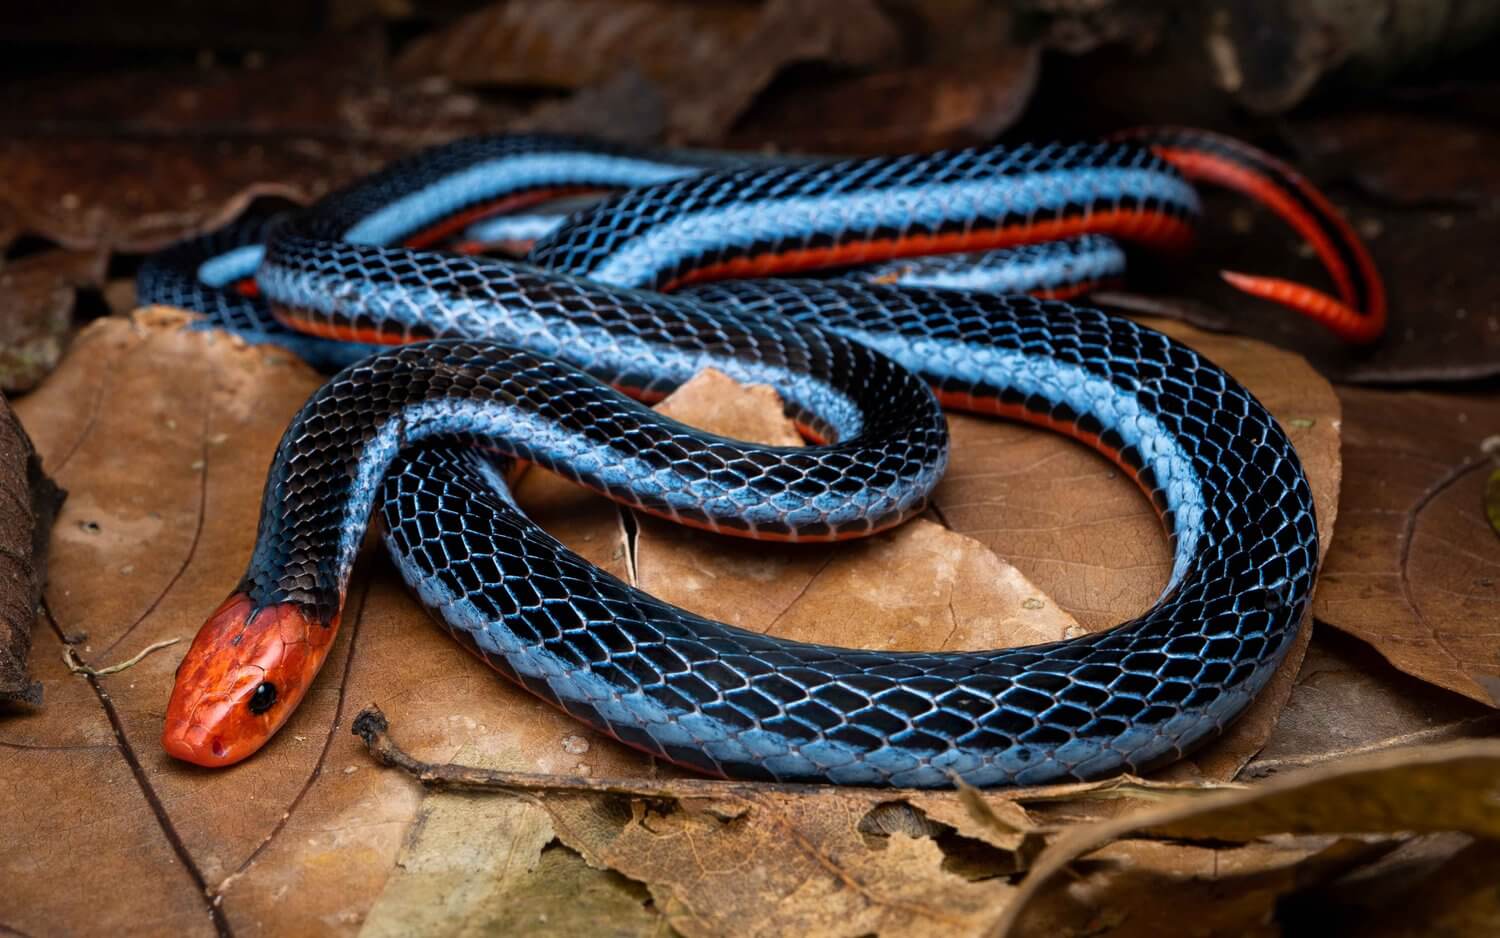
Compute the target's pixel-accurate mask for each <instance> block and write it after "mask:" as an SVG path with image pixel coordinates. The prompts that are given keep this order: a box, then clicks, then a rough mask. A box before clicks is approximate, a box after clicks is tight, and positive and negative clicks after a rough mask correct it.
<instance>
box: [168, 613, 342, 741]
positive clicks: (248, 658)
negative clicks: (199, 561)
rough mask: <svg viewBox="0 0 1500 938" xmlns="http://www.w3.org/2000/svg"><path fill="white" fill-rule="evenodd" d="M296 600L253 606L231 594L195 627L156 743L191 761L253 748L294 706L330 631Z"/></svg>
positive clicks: (327, 642) (315, 670) (332, 629)
mask: <svg viewBox="0 0 1500 938" xmlns="http://www.w3.org/2000/svg"><path fill="white" fill-rule="evenodd" d="M334 625H335V624H330V625H324V624H322V623H320V622H318V621H317V620H316V617H315V616H313V615H312V614H311V613H310V611H309V610H307V609H306V608H304V607H302V606H300V605H298V604H296V603H279V604H277V605H274V606H265V607H263V608H261V609H259V610H257V609H256V608H255V606H254V604H253V603H252V602H251V600H250V597H249V596H246V595H245V594H244V593H235V594H233V595H232V596H230V597H229V599H227V600H226V601H225V602H224V605H222V606H220V607H219V608H218V610H217V611H216V612H215V613H214V614H213V615H212V616H211V617H210V618H209V620H208V621H207V622H205V623H204V624H203V628H201V629H199V630H198V637H197V638H195V639H193V647H192V648H189V649H188V653H187V656H186V657H184V658H183V659H182V664H181V665H179V666H178V668H177V683H176V685H175V686H173V688H172V700H171V702H170V703H168V704H167V723H166V728H165V729H164V730H162V734H161V743H162V746H163V747H165V748H166V750H167V752H168V753H170V754H171V755H174V756H176V757H177V758H179V759H184V760H186V761H188V762H195V763H197V764H198V765H206V766H211V767H219V766H225V765H232V764H233V763H236V762H238V761H240V760H241V759H243V758H245V757H246V756H248V755H250V754H251V753H253V752H255V751H256V750H257V749H259V748H260V747H261V746H263V745H265V743H266V741H267V740H268V739H270V738H271V736H272V734H274V733H275V732H276V731H277V730H279V729H281V725H282V724H283V723H285V722H286V720H287V717H289V716H291V714H292V711H293V710H295V709H297V704H298V703H300V702H301V700H302V697H303V695H304V694H305V693H307V688H308V685H310V684H311V683H312V680H313V677H315V676H316V675H317V673H318V669H319V668H320V667H322V666H323V659H325V658H326V657H328V649H329V648H330V647H331V646H332V644H333V636H334V634H335V632H336V631H337V630H336V628H335V627H334Z"/></svg>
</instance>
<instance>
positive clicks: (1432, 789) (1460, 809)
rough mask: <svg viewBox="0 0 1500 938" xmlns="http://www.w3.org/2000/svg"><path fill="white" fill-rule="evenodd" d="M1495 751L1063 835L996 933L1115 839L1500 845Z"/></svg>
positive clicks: (1280, 787) (1369, 767)
mask: <svg viewBox="0 0 1500 938" xmlns="http://www.w3.org/2000/svg"><path fill="white" fill-rule="evenodd" d="M1497 780H1500V742H1496V741H1494V740H1482V741H1481V740H1472V741H1465V742H1460V743H1451V744H1447V745H1441V746H1427V747H1415V748H1412V749H1406V750H1401V751H1398V752H1391V753H1381V754H1379V755H1376V756H1369V757H1364V758H1361V759H1356V760H1350V761H1349V762H1347V763H1344V764H1340V765H1333V766H1323V767H1320V768H1316V769H1307V770H1303V771H1300V772H1295V773H1291V774H1288V775H1287V776H1285V777H1283V778H1280V779H1277V780H1274V781H1271V782H1268V783H1265V784H1263V785H1259V786H1256V787H1253V788H1248V789H1245V790H1243V791H1235V792H1224V793H1222V794H1217V795H1212V796H1205V797H1203V798H1201V799H1197V800H1194V801H1192V802H1185V803H1182V804H1176V805H1169V806H1166V807H1163V808H1159V809H1154V810H1146V811H1140V812H1136V813H1133V814H1131V815H1129V816H1127V817H1124V818H1122V819H1120V820H1116V821H1106V822H1103V823H1100V824H1096V825H1085V826H1080V827H1076V828H1073V829H1071V830H1068V831H1065V832H1064V833H1062V834H1061V835H1060V836H1059V837H1058V838H1057V840H1056V841H1055V842H1054V843H1053V844H1052V845H1051V846H1049V847H1048V849H1047V851H1046V852H1045V853H1043V854H1042V856H1041V857H1040V858H1039V859H1038V860H1037V863H1036V865H1035V866H1034V867H1033V868H1032V871H1031V873H1030V874H1029V875H1028V876H1027V878H1026V880H1025V882H1024V883H1023V884H1022V886H1021V891H1020V893H1019V894H1018V896H1017V898H1016V901H1015V902H1013V903H1012V904H1011V905H1010V906H1009V907H1007V908H1006V910H1005V912H1004V915H1003V916H1001V917H1000V921H999V923H998V925H997V927H996V929H995V934H999V935H1006V934H1013V933H1014V931H1013V929H1014V928H1015V926H1016V925H1017V924H1018V923H1020V922H1023V921H1024V919H1025V916H1026V913H1027V909H1028V907H1029V906H1030V904H1031V903H1032V902H1033V901H1034V900H1035V899H1036V898H1037V897H1038V896H1040V895H1041V894H1042V893H1043V892H1044V890H1047V889H1048V888H1049V887H1053V886H1054V883H1055V882H1056V880H1057V874H1059V873H1060V872H1062V871H1063V870H1064V869H1065V868H1067V867H1068V866H1069V864H1072V863H1074V862H1075V861H1076V860H1078V858H1080V857H1083V856H1085V855H1087V854H1089V853H1090V852H1091V851H1093V850H1096V849H1097V848H1099V847H1101V846H1103V845H1105V844H1108V843H1112V842H1114V841H1117V840H1119V839H1120V838H1122V837H1124V836H1127V835H1132V834H1141V835H1145V836H1149V837H1154V838H1166V839H1172V840H1199V841H1215V842H1229V843H1247V842H1250V841H1253V840H1255V839H1257V838H1261V837H1267V836H1271V835H1274V834H1282V833H1287V832H1291V833H1296V834H1318V833H1329V834H1366V833H1367V834H1383V833H1390V832H1392V831H1414V832H1426V831H1461V832H1464V833H1469V834H1474V835H1476V836H1480V837H1485V838H1488V839H1491V840H1494V839H1496V838H1500V812H1497V811H1495V808H1494V800H1495V797H1496V790H1497V789H1496V785H1497Z"/></svg>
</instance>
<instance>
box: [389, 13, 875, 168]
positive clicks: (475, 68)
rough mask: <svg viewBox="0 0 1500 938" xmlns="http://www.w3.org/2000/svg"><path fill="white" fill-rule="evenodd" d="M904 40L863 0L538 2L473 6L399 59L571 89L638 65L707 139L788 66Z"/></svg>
mask: <svg viewBox="0 0 1500 938" xmlns="http://www.w3.org/2000/svg"><path fill="white" fill-rule="evenodd" d="M685 35H686V36H691V37H693V41H692V42H689V43H684V42H682V37H683V36H685ZM899 50H900V36H899V34H898V33H897V31H896V28H895V27H894V26H893V25H892V24H891V22H890V21H889V20H888V19H887V18H886V16H885V15H884V14H883V13H882V12H881V10H880V9H879V7H878V6H877V5H876V4H874V3H871V2H870V0H836V2H824V3H817V4H806V3H796V2H790V0H768V2H766V3H764V4H760V5H744V4H707V5H705V4H693V3H676V2H672V0H629V2H617V0H545V2H541V3H528V4H515V3H497V4H493V5H491V6H488V7H485V8H484V9H481V10H479V11H476V12H475V13H472V14H470V15H469V16H468V17H465V18H464V19H462V20H460V21H459V22H457V23H455V24H454V25H453V26H451V27H449V28H448V29H446V30H444V31H442V32H439V33H435V34H433V35H430V36H427V37H424V38H422V39H419V40H418V41H416V42H414V43H412V44H411V45H410V46H409V47H408V48H407V49H406V50H405V51H404V52H403V54H402V56H401V59H400V61H399V62H398V66H397V67H398V68H399V69H400V70H401V71H403V72H404V73H406V74H434V73H437V74H442V75H445V76H447V77H449V78H451V79H453V80H455V81H458V82H462V83H465V84H487V85H494V84H502V85H521V86H535V85H550V86H554V87H563V88H574V89H577V88H587V87H592V86H597V85H603V84H606V83H608V82H610V81H613V80H615V79H617V78H618V77H619V76H620V75H621V74H623V73H627V72H637V73H640V74H641V75H644V76H645V77H646V78H647V79H648V80H649V81H650V83H651V84H652V85H654V86H656V87H657V88H659V89H660V90H661V94H662V96H663V97H664V98H665V100H666V102H667V112H668V117H667V128H668V136H669V137H670V138H671V139H673V140H677V141H690V142H691V141H698V142H710V143H713V142H718V141H719V140H720V139H721V138H722V137H723V134H724V131H725V130H727V129H728V128H729V126H730V125H731V124H732V123H733V122H734V120H735V119H736V118H737V117H739V115H740V114H742V113H743V112H744V110H745V108H746V107H747V106H749V104H750V102H751V100H753V99H754V97H755V96H756V95H757V94H758V93H759V92H760V91H761V90H762V89H763V88H765V87H766V86H767V85H768V84H770V82H771V80H772V79H773V78H775V77H776V75H777V74H778V73H779V72H780V71H781V70H782V69H783V68H785V67H786V66H788V65H791V64H796V63H807V62H820V63H825V64H830V65H837V66H845V67H861V66H870V65H874V64H878V63H887V62H890V61H892V60H894V59H895V58H896V57H897V54H898V53H899ZM599 129H601V130H605V131H612V130H613V128H612V122H609V121H605V122H601V124H600V128H599Z"/></svg>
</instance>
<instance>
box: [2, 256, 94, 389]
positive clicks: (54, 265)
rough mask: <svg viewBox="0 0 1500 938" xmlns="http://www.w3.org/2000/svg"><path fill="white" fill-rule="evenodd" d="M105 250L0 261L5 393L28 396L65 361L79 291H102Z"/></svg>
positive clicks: (3, 383) (3, 384) (3, 386)
mask: <svg viewBox="0 0 1500 938" xmlns="http://www.w3.org/2000/svg"><path fill="white" fill-rule="evenodd" d="M104 268H105V255H104V253H103V252H100V251H44V252H42V253H40V254H33V255H31V256H29V257H24V258H21V259H20V260H15V261H5V260H0V390H3V391H7V392H10V393H16V392H19V391H29V390H31V389H32V388H34V387H36V385H37V384H38V383H39V382H40V381H41V380H42V379H43V378H44V377H46V376H47V373H48V372H49V371H51V370H52V368H53V366H55V365H56V364H57V360H58V359H59V358H60V357H62V350H63V346H64V345H65V344H66V342H67V337H68V333H69V332H71V331H72V329H73V308H74V304H75V300H76V297H77V291H78V288H80V287H95V288H97V287H101V286H103V283H104Z"/></svg>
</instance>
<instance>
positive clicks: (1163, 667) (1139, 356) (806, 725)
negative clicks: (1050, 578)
mask: <svg viewBox="0 0 1500 938" xmlns="http://www.w3.org/2000/svg"><path fill="white" fill-rule="evenodd" d="M874 292H876V293H878V292H880V291H878V290H877V291H874ZM825 298H826V297H825ZM929 299H930V297H929ZM914 305H917V306H923V305H926V306H927V307H928V308H929V309H931V308H932V307H931V304H930V303H924V302H923V301H921V300H918V301H917V302H916V303H915V304H914ZM1001 305H1002V306H1005V307H1007V308H1005V309H997V308H993V307H992V308H990V309H988V310H986V311H985V315H984V316H982V317H981V316H977V315H975V314H973V313H971V312H965V311H961V310H960V309H959V307H958V305H957V304H956V303H955V304H954V309H953V312H952V315H951V316H950V317H949V318H948V320H947V321H946V322H943V321H942V319H943V317H941V316H939V317H936V319H937V320H938V324H937V325H935V326H934V327H933V328H932V330H931V332H932V334H934V335H940V334H945V333H946V334H953V335H955V336H957V337H958V339H959V341H963V342H972V341H974V340H976V339H979V338H981V337H982V338H983V339H984V340H985V341H986V342H988V343H990V344H991V345H993V346H995V347H998V348H1001V349H1004V350H1008V351H1013V352H1021V353H1022V354H1024V355H1025V356H1026V357H1028V358H1032V359H1034V360H1035V361H1037V362H1038V363H1039V364H1038V367H1046V366H1045V365H1044V364H1041V363H1044V362H1056V363H1061V364H1063V365H1073V366H1076V367H1079V368H1081V369H1084V370H1086V371H1088V372H1090V373H1093V374H1095V375H1097V376H1099V377H1101V378H1102V379H1103V381H1104V382H1105V384H1107V385H1109V386H1112V387H1114V388H1117V389H1119V390H1120V394H1121V396H1122V397H1125V396H1128V397H1129V399H1132V400H1134V401H1136V402H1137V403H1138V404H1139V405H1140V408H1141V410H1142V411H1143V412H1148V413H1152V414H1155V415H1156V417H1157V418H1158V420H1159V423H1160V426H1161V427H1162V432H1163V433H1164V434H1165V435H1166V437H1169V438H1170V440H1171V441H1173V442H1175V443H1177V444H1179V446H1178V448H1179V450H1180V451H1181V453H1182V458H1185V459H1186V460H1187V461H1188V464H1189V466H1190V467H1191V470H1192V471H1193V472H1195V473H1196V474H1197V479H1198V485H1199V492H1200V494H1201V500H1200V506H1201V514H1200V515H1199V516H1198V517H1197V518H1196V520H1195V521H1193V522H1192V523H1191V524H1189V523H1187V522H1179V523H1178V527H1179V529H1182V528H1186V527H1196V528H1197V529H1198V533H1197V534H1196V535H1195V536H1194V537H1193V540H1192V543H1191V545H1188V544H1185V543H1183V541H1182V540H1181V539H1179V542H1178V545H1177V553H1178V557H1179V569H1178V571H1177V572H1176V574H1175V575H1174V584H1173V586H1172V587H1170V588H1169V590H1168V593H1167V595H1165V596H1164V597H1163V598H1162V599H1161V600H1160V601H1159V602H1158V603H1157V604H1156V605H1155V606H1154V607H1153V608H1152V609H1150V610H1149V611H1148V612H1146V613H1145V614H1144V615H1142V616H1141V617H1139V618H1138V619H1135V620H1133V621H1131V622H1127V623H1125V624H1122V625H1120V626H1118V627H1116V628H1115V629H1112V630H1110V631H1106V632H1101V633H1097V634H1094V635H1091V636H1088V637H1086V638H1083V639H1078V640H1072V641H1067V642H1060V643H1055V644H1050V645H1043V646H1033V647H1028V648H1016V649H1005V650H999V651H991V652H972V653H919V652H913V653H898V654H892V653H885V652H869V651H859V650H851V649H840V648H830V647H825V646H817V645H806V644H800V643H796V642H789V641H784V640H781V639H775V638H769V637H766V636H762V635H758V634H754V633H748V632H745V631H742V630H739V629H735V628H733V627H730V626H727V625H724V624H722V623H717V622H713V621H710V620H707V619H703V618H701V617H698V616H694V615H692V614H690V613H687V612H685V611H683V610H680V609H676V608H674V607H672V606H669V605H667V604H665V603H663V602H661V601H659V600H656V599H653V598H652V597H650V596H649V595H646V594H644V593H642V592H640V591H639V590H636V589H634V588H632V587H630V586H628V585H627V584H624V583H622V582H620V581H618V580H616V579H615V578H613V577H611V576H609V575H608V574H606V573H604V572H602V571H600V570H598V569H597V568H594V567H593V566H592V565H590V564H588V563H587V562H586V561H584V560H582V559H580V558H578V557H576V556H574V555H572V554H571V553H569V552H568V551H567V550H566V549H565V548H563V547H562V546H561V545H560V544H558V543H557V542H556V541H554V540H553V539H552V538H551V537H549V536H548V535H547V534H545V533H544V532H542V531H540V530H539V529H537V528H536V527H535V526H534V525H532V524H531V523H530V522H529V521H527V520H526V519H525V517H524V516H523V515H521V514H520V512H519V511H518V510H517V509H516V508H515V506H514V505H513V504H512V503H511V502H510V500H509V496H508V495H506V494H505V492H504V489H503V483H502V482H501V481H500V475H499V471H498V470H495V469H486V468H485V467H484V466H483V465H482V464H481V460H480V459H479V457H477V456H475V455H473V454H471V453H466V452H464V451H454V450H436V451H430V452H424V453H419V454H417V455H416V456H414V457H412V459H411V461H410V462H407V463H405V464H404V465H403V466H402V467H401V468H400V469H398V471H397V472H396V473H395V474H394V475H393V476H392V477H391V478H390V479H389V480H388V481H387V482H386V483H385V485H386V488H385V491H384V494H383V495H382V497H381V504H382V505H383V507H382V519H383V522H384V525H385V531H386V539H387V543H388V545H389V546H390V548H391V550H392V552H393V554H394V556H396V557H397V558H398V561H399V563H398V566H399V567H400V569H401V570H402V573H403V575H404V576H405V577H406V579H407V581H408V582H409V583H410V584H411V586H412V587H413V589H414V590H415V591H416V592H417V594H418V595H419V597H421V599H422V600H423V602H424V603H425V604H427V605H428V606H429V607H431V608H432V609H433V610H434V611H435V612H436V614H437V615H438V616H439V618H440V619H441V620H442V621H443V622H445V623H446V624H447V625H448V627H449V629H450V630H452V631H453V632H454V633H455V634H456V635H458V636H459V637H460V638H462V639H464V640H465V643H466V644H468V645H470V646H472V647H473V648H475V649H476V650H477V651H478V652H479V653H480V654H482V655H483V656H484V657H485V659H486V660H487V661H489V662H490V663H491V664H492V665H493V666H494V667H496V668H497V669H498V670H500V671H501V672H502V673H504V674H506V675H508V676H510V677H512V678H514V679H515V680H517V681H519V682H521V683H522V684H523V685H524V686H526V687H527V688H529V689H531V690H532V691H533V692H535V693H537V694H539V695H541V696H543V697H544V698H546V699H548V700H550V701H552V702H554V703H556V704H558V705H559V706H561V707H563V708H564V709H566V710H567V711H568V712H569V713H572V714H573V715H575V716H577V717H578V718H580V719H582V720H585V721H587V722H589V723H590V724H592V725H593V726H595V727H597V728H599V729H602V730H604V731H606V732H608V733H611V734H613V735H615V736H617V737H618V738H620V739H622V740H624V741H625V742H627V743H630V744H631V745H634V746H637V747H639V748H642V749H645V750H647V751H649V752H652V753H654V754H656V755H659V756H661V757H663V758H666V759H669V760H671V761H674V762H677V763H680V764H684V765H688V766H692V767H695V768H698V769H701V770H704V771H708V772H712V773H715V774H723V775H730V776H734V777H746V778H775V779H780V780H784V781H785V780H801V781H816V780H820V781H832V782H839V783H848V784H884V785H901V786H908V785H910V786H941V785H946V784H949V782H950V774H949V773H957V774H958V775H960V776H961V777H963V778H964V779H965V780H966V781H968V782H970V783H972V784H975V785H1003V784H1037V783H1042V782H1048V781H1056V780H1059V779H1067V778H1090V777H1095V776H1098V775H1101V774H1107V773H1110V772H1116V771H1120V770H1122V769H1128V770H1143V769H1146V768H1149V767H1150V766H1152V765H1154V764H1156V763H1158V762H1161V761H1165V760H1170V759H1172V758H1176V757H1178V756H1180V755H1181V754H1182V753H1183V752H1184V751H1186V750H1187V749H1189V748H1190V747H1192V746H1193V745H1195V744H1196V743H1198V742H1200V741H1201V740H1203V739H1205V738H1208V737H1210V736H1211V735H1213V734H1215V733H1217V732H1218V731H1219V730H1221V729H1222V728H1223V727H1224V726H1225V725H1226V724H1227V723H1228V722H1229V721H1230V720H1231V719H1232V718H1233V717H1234V716H1235V715H1237V714H1238V713H1239V712H1240V711H1241V710H1242V709H1243V707H1244V706H1245V705H1246V704H1248V702H1249V701H1250V700H1251V699H1252V698H1253V696H1254V695H1255V693H1256V692H1257V691H1259V690H1260V688H1261V687H1262V686H1263V685H1264V684H1265V682H1266V680H1268V679H1269V677H1270V675H1271V674H1272V673H1273V671H1274V669H1275V667H1276V665H1277V664H1278V663H1279V662H1280V660H1281V658H1282V656H1283V655H1284V654H1285V651H1286V648H1287V645H1288V643H1289V642H1290V641H1291V640H1292V638H1293V637H1294V636H1295V634H1296V629H1297V625H1298V623H1299V622H1300V621H1301V617H1302V615H1303V613H1304V611H1305V609H1306V605H1307V601H1308V597H1309V594H1310V591H1311V587H1312V581H1313V571H1314V570H1315V566H1316V556H1317V553H1316V552H1317V532H1316V525H1315V523H1314V518H1313V513H1312V508H1311V496H1310V493H1309V491H1308V489H1307V484H1306V481H1305V479H1304V477H1303V476H1302V473H1301V470H1300V467H1299V465H1298V463H1297V459H1296V456H1295V454H1294V453H1293V452H1292V450H1291V447H1290V446H1289V445H1288V443H1287V440H1286V438H1285V436H1284V435H1283V434H1282V433H1281V431H1280V429H1279V428H1278V427H1277V426H1276V424H1275V422H1274V421H1273V420H1272V419H1271V418H1270V417H1269V415H1267V414H1266V412H1265V411H1264V409H1263V408H1261V407H1260V406H1259V405H1258V404H1257V403H1256V402H1255V401H1254V399H1253V398H1252V397H1251V396H1250V395H1249V394H1248V393H1247V392H1246V391H1245V390H1244V389H1243V388H1241V387H1239V386H1238V385H1236V384H1235V383H1234V382H1233V381H1232V380H1231V379H1229V378H1228V377H1227V376H1225V375H1224V374H1223V372H1221V371H1219V370H1218V369H1216V368H1214V367H1213V366H1212V365H1210V364H1208V363H1207V362H1205V361H1203V360H1202V359H1201V358H1199V357H1198V356H1196V355H1195V354H1194V353H1192V352H1190V351H1188V350H1186V349H1184V348H1182V347H1181V346H1178V345H1176V344H1175V343H1172V342H1171V341H1170V340H1168V339H1166V338H1165V337H1163V336H1161V335H1160V334H1158V333H1154V332H1151V331H1150V330H1146V329H1143V328H1140V327H1136V326H1132V325H1131V324H1129V323H1126V322H1123V321H1121V320H1117V319H1111V318H1109V317H1107V316H1105V315H1103V314H1101V313H1095V312H1092V311H1088V310H1079V309H1076V308H1072V307H1066V306H1063V305H1062V304H1049V303H1043V302H1038V301H1025V302H1021V301H1015V302H1012V301H1006V302H1005V303H1004V304H1001ZM851 315H852V316H854V317H855V318H859V314H858V313H857V312H855V313H851ZM999 377H1000V376H992V379H997V378H999ZM975 390H976V391H982V390H984V389H980V388H976V389H975ZM994 390H995V392H996V393H998V394H999V395H1001V396H1010V395H1011V394H1012V393H1013V389H1010V388H1007V387H1005V386H1004V385H1003V384H1001V385H1000V386H998V387H996V388H995V389H994ZM1025 403H1026V405H1027V406H1036V407H1037V408H1038V414H1042V413H1053V414H1055V413H1056V411H1057V410H1058V405H1057V404H1056V403H1054V402H1051V401H1047V400H1045V399H1036V400H1034V401H1033V400H1031V399H1030V398H1028V400H1027V401H1026V402H1025ZM1107 408H1108V404H1107V402H1106V401H1105V400H1103V399H1101V401H1100V406H1099V408H1098V409H1100V410H1105V409H1107ZM1162 442H1164V441H1163V440H1151V441H1143V442H1142V443H1141V444H1138V447H1139V448H1138V452H1139V450H1144V449H1150V448H1151V447H1153V446H1154V445H1159V444H1160V443H1162ZM1122 460H1123V461H1125V462H1127V463H1131V462H1135V463H1137V464H1140V462H1141V460H1140V459H1139V458H1138V457H1133V456H1132V455H1131V454H1129V453H1128V452H1127V453H1126V454H1125V455H1124V456H1123V457H1122ZM1142 480H1143V483H1144V484H1145V485H1146V486H1147V487H1148V488H1149V489H1151V491H1152V492H1153V497H1154V498H1155V500H1156V501H1157V503H1158V504H1159V505H1163V506H1165V505H1166V504H1167V503H1168V501H1169V496H1168V495H1167V493H1166V490H1167V488H1168V487H1169V486H1170V484H1171V483H1163V482H1162V481H1161V480H1160V479H1159V478H1154V477H1153V475H1152V474H1150V473H1149V472H1143V474H1142ZM439 519H440V521H439ZM476 570H477V571H478V572H477V573H476V572H475V571H476Z"/></svg>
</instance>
